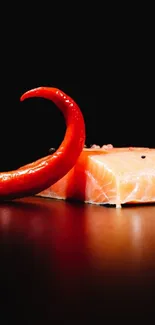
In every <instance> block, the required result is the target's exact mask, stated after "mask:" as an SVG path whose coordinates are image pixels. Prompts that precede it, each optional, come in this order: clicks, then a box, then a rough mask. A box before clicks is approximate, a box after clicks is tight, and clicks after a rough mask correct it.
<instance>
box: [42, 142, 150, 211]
mask: <svg viewBox="0 0 155 325" xmlns="http://www.w3.org/2000/svg"><path fill="white" fill-rule="evenodd" d="M38 196H42V197H48V198H56V199H64V200H65V199H76V200H79V201H82V202H85V203H92V204H110V205H115V206H116V207H121V205H122V204H125V203H149V202H155V149H149V148H133V147H131V148H114V147H113V146H112V145H107V146H103V147H101V148H100V147H99V146H95V145H94V146H92V147H91V148H90V149H87V148H84V149H83V152H82V153H81V155H80V157H79V159H78V161H77V163H76V165H75V166H74V167H73V168H72V169H71V170H70V171H69V173H68V174H66V175H65V176H64V177H63V178H62V179H60V180H59V181H58V182H57V183H55V184H54V185H52V186H51V187H50V188H48V189H46V190H45V191H43V192H41V193H39V194H38Z"/></svg>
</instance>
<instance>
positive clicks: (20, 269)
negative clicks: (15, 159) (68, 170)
mask: <svg viewBox="0 0 155 325" xmlns="http://www.w3.org/2000/svg"><path fill="white" fill-rule="evenodd" d="M154 292H155V206H154V205H148V206H129V207H123V208H121V209H116V208H114V207H103V206H96V205H88V204H81V203H75V202H64V201H59V200H49V199H43V198H39V197H32V198H28V199H22V200H17V201H14V202H8V203H1V204H0V299H1V305H0V324H3V322H2V321H1V317H4V315H5V319H6V322H4V324H8V323H7V320H9V319H11V321H13V320H15V323H16V324H18V322H19V324H31V322H30V320H31V321H32V324H38V320H39V323H41V324H45V325H46V324H48V322H49V323H50V324H51V321H52V320H54V321H58V320H61V319H63V320H65V319H66V320H72V319H74V321H72V324H75V323H76V322H75V321H77V323H78V324H79V322H80V324H82V322H81V320H83V321H85V320H88V318H89V319H96V320H97V317H101V316H102V317H103V319H104V317H108V318H109V319H110V317H112V316H114V317H116V316H118V317H120V316H122V317H123V315H124V314H125V315H128V317H129V316H130V315H132V317H133V315H135V314H137V315H143V314H145V315H146V316H147V317H148V316H150V315H151V313H154V302H155V300H154V297H155V294H154ZM143 316H144V315H143ZM72 317H73V318H72ZM93 317H94V318H93ZM11 323H12V322H11ZM96 323H97V324H98V322H97V321H96V322H94V324H96ZM55 324H57V323H56V322H55Z"/></svg>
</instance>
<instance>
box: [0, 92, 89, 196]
mask: <svg viewBox="0 0 155 325" xmlns="http://www.w3.org/2000/svg"><path fill="white" fill-rule="evenodd" d="M30 97H42V98H45V99H49V100H51V101H53V103H55V105H57V107H58V108H59V109H60V110H61V112H62V113H63V115H64V118H65V122H66V133H65V136H64V139H63V141H62V143H61V144H60V146H59V148H58V149H57V150H56V151H55V152H54V153H53V154H52V155H48V156H46V157H44V158H41V159H39V160H37V161H35V162H33V163H30V164H27V165H25V166H23V167H21V168H19V169H17V170H13V171H10V172H4V173H0V200H3V201H4V200H10V199H11V200H12V199H17V198H22V197H26V196H31V195H35V194H37V193H39V192H41V191H43V190H44V189H46V188H48V187H50V186H51V185H52V184H54V183H56V182H57V181H58V180H59V179H60V178H62V177H63V176H64V175H65V174H67V173H68V171H69V170H70V169H71V168H72V167H73V166H74V165H75V163H76V161H77V159H78V157H79V155H80V153H81V152H82V149H83V147H84V143H85V123H84V118H83V115H82V113H81V111H80V109H79V107H78V105H77V104H76V103H75V102H74V100H73V99H72V98H71V97H69V96H67V95H66V94H65V93H64V92H62V91H61V90H59V89H57V88H51V87H39V88H35V89H32V90H29V91H27V92H26V93H24V94H23V95H22V96H21V98H20V100H21V101H23V100H25V99H27V98H30Z"/></svg>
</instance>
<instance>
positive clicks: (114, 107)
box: [0, 6, 155, 171]
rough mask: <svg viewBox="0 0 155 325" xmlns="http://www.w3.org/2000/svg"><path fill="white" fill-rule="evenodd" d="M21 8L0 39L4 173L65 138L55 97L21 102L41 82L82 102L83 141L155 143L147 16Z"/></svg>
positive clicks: (0, 166)
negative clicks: (33, 10)
mask: <svg viewBox="0 0 155 325" xmlns="http://www.w3.org/2000/svg"><path fill="white" fill-rule="evenodd" d="M75 7H76V6H75ZM72 9H73V8H72ZM10 10H11V9H10ZM25 10H26V8H25V7H24V9H23V8H19V14H18V15H17V14H16V16H15V17H14V16H12V20H11V22H9V25H8V26H9V27H8V28H6V29H5V33H4V34H3V33H2V39H1V105H0V112H1V128H0V139H1V147H0V149H1V159H0V169H1V171H4V170H10V169H14V168H17V167H19V166H21V165H24V164H25V163H27V162H30V161H33V160H35V159H37V158H39V157H41V156H43V155H46V154H47V153H48V149H49V148H50V147H57V146H58V145H59V144H60V142H61V140H62V138H63V136H64V132H65V124H64V120H63V117H62V116H61V114H60V112H59V111H58V109H57V108H56V107H55V106H54V105H53V104H52V103H50V102H48V101H47V100H42V99H34V100H33V99H31V100H30V99H29V100H27V101H25V102H24V103H21V102H20V100H19V99H20V96H21V95H22V94H23V93H24V92H25V91H26V90H29V89H31V88H34V87H39V86H54V87H57V88H60V89H61V90H63V91H64V92H66V93H67V94H68V95H70V96H71V97H73V99H74V100H75V101H76V102H77V103H78V104H79V106H80V108H81V110H82V112H83V114H84V118H85V123H86V132H87V140H86V143H87V144H88V145H90V144H93V143H95V144H99V145H102V144H107V143H112V144H113V145H114V146H151V147H155V139H154V131H153V129H154V117H153V115H152V113H153V108H154V87H153V80H154V77H153V75H154V70H153V69H154V66H153V38H152V36H151V19H150V21H149V23H148V22H147V23H146V22H145V19H144V17H141V16H139V18H141V20H139V21H136V19H134V17H132V19H131V17H128V18H127V16H126V15H124V16H123V15H121V14H120V16H121V20H120V19H119V18H118V16H117V15H116V13H115V8H113V11H109V12H108V13H107V11H104V10H103V11H102V12H101V14H100V13H99V11H100V10H98V12H97V13H94V14H93V13H92V12H91V13H89V14H88V12H87V11H86V12H83V11H84V9H83V8H82V9H81V8H80V9H79V8H74V9H73V13H74V14H73V13H72V14H71V13H70V12H68V14H66V13H65V14H63V8H62V7H61V10H59V9H58V8H57V10H56V11H54V9H53V11H51V12H49V17H48V16H47V17H48V18H46V14H47V12H46V14H44V13H43V12H42V14H41V15H39V14H37V11H36V12H35V13H30V10H29V8H28V12H27V11H25ZM76 10H77V11H76ZM59 11H60V12H59ZM66 12H67V10H66ZM86 13H87V15H86ZM106 13H107V17H106ZM112 13H113V14H112ZM99 14H100V17H98V15H99ZM10 15H11V14H10ZM54 16H55V17H54ZM8 18H9V17H8ZM54 18H56V19H55V20H54V21H53V19H54ZM62 18H63V19H62ZM135 18H136V17H135Z"/></svg>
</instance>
